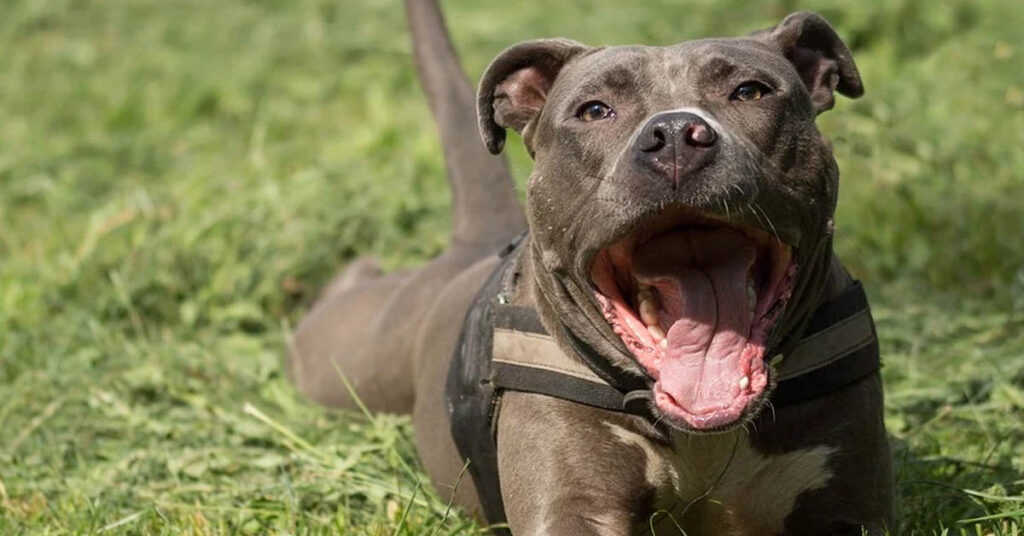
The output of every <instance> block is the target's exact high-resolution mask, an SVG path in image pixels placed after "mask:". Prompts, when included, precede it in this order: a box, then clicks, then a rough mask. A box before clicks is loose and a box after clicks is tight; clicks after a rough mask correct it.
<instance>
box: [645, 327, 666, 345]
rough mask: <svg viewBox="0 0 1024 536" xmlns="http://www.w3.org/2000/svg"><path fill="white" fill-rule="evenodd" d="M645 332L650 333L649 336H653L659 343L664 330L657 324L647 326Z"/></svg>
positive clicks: (663, 338)
mask: <svg viewBox="0 0 1024 536" xmlns="http://www.w3.org/2000/svg"><path fill="white" fill-rule="evenodd" d="M647 332H648V333H650V334H651V337H654V340H655V341H657V342H659V343H660V342H661V341H663V340H665V331H664V330H662V329H661V327H659V326H647Z"/></svg>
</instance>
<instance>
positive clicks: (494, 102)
mask: <svg viewBox="0 0 1024 536" xmlns="http://www.w3.org/2000/svg"><path fill="white" fill-rule="evenodd" d="M584 50H586V47H585V46H583V45H581V44H580V43H577V42H576V41H572V40H569V39H538V40H535V41H526V42H523V43H519V44H518V45H513V46H512V47H510V48H508V49H506V50H505V51H504V52H502V53H501V54H499V55H498V57H497V58H495V59H494V61H492V62H491V65H490V66H489V67H487V70H486V71H485V72H484V75H483V77H482V78H481V80H480V89H479V92H478V93H477V116H478V120H479V123H480V135H481V136H482V137H483V140H484V144H485V145H487V149H488V150H490V151H491V152H492V153H494V154H498V153H500V152H501V149H502V148H503V147H504V145H505V129H506V128H512V129H515V130H516V131H517V132H519V133H520V134H522V136H523V139H524V141H525V142H526V145H527V148H529V147H530V139H531V137H532V132H533V128H534V127H535V126H536V122H537V117H538V116H540V112H541V110H542V109H543V108H544V103H545V102H546V101H547V98H548V92H549V91H550V90H551V86H553V85H554V83H555V78H556V77H558V73H559V72H560V71H561V70H562V67H564V66H565V64H566V63H567V62H568V61H569V60H570V59H571V58H572V57H573V56H575V55H576V54H579V53H580V52H582V51H584ZM530 152H531V153H532V152H533V151H532V150H531V151H530Z"/></svg>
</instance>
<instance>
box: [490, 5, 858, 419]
mask: <svg viewBox="0 0 1024 536" xmlns="http://www.w3.org/2000/svg"><path fill="white" fill-rule="evenodd" d="M480 89H481V91H480V120H481V130H482V133H483V136H484V140H485V142H486V143H487V144H488V146H489V147H490V149H491V150H492V151H493V152H498V151H500V150H501V147H502V143H503V141H504V128H514V129H516V130H518V131H519V132H520V133H522V135H523V140H524V142H525V143H526V146H527V149H528V150H529V152H530V154H531V155H532V156H533V157H534V160H535V167H534V169H533V173H532V174H531V177H530V181H529V186H528V193H527V215H528V218H529V222H530V229H531V235H532V245H533V251H532V254H533V255H532V256H533V259H534V261H535V262H534V269H535V272H536V277H537V279H538V283H539V286H540V287H541V288H542V290H543V293H544V294H545V297H546V299H548V300H549V301H552V302H554V303H551V304H550V305H551V308H552V310H553V311H554V312H555V314H557V316H558V317H559V319H560V321H562V322H563V323H564V325H565V326H566V327H567V328H568V329H570V330H571V331H572V332H573V333H574V334H575V335H576V336H577V337H579V338H580V339H582V340H584V341H586V342H588V343H590V344H591V346H593V347H594V348H596V349H598V351H600V352H601V354H602V355H604V356H605V357H607V358H608V359H609V361H611V362H613V363H617V364H618V365H620V366H621V367H622V368H624V369H626V370H633V369H637V368H640V369H641V370H642V371H643V373H645V374H646V375H648V376H649V377H650V378H651V379H653V380H654V388H653V391H654V403H655V406H656V408H657V410H658V411H659V413H660V414H661V416H662V417H663V418H664V419H665V420H666V421H668V422H670V423H672V424H674V425H676V426H677V427H680V428H684V429H691V430H698V431H712V430H721V429H724V428H729V427H731V426H734V425H736V424H739V423H741V422H743V420H744V419H746V418H751V417H752V416H754V415H756V414H757V412H758V411H759V410H760V408H761V406H762V405H763V404H764V401H765V400H766V399H767V395H768V393H769V391H770V390H771V388H772V378H771V372H772V370H771V367H770V366H769V364H768V363H767V361H768V360H769V359H770V358H771V356H768V355H766V353H767V351H768V349H769V348H771V346H772V345H773V344H774V342H776V341H777V339H778V338H779V337H781V336H783V335H785V334H784V333H780V329H779V326H780V325H782V324H783V322H781V319H782V318H783V317H785V316H786V315H787V314H788V312H789V311H790V310H791V309H793V308H792V307H791V303H790V302H791V301H795V300H798V299H799V296H798V294H799V292H795V290H798V289H802V288H803V287H804V286H806V285H805V284H803V283H804V282H805V281H809V280H811V279H813V277H814V276H815V275H820V274H815V273H814V272H816V271H818V272H820V271H821V270H824V266H823V265H827V262H825V263H822V262H821V257H822V256H823V255H827V254H830V251H825V250H828V249H829V247H830V246H828V244H829V234H830V232H831V221H832V213H833V210H834V207H835V201H836V190H837V182H838V172H837V169H836V166H835V161H834V159H833V158H832V154H831V149H830V146H829V144H828V142H827V140H825V139H824V137H823V136H822V135H821V134H820V133H819V131H818V130H817V128H816V127H815V123H814V121H815V117H816V115H817V114H818V113H820V112H822V111H824V110H827V109H829V108H831V107H832V104H833V102H834V96H833V93H834V92H836V91H838V92H839V93H842V94H845V95H848V96H859V95H860V94H861V93H862V87H861V83H860V79H859V77H858V74H857V70H856V67H855V66H854V64H853V62H852V60H851V59H850V53H849V50H847V48H846V46H845V45H844V44H843V43H842V42H841V41H840V40H839V38H838V37H837V36H836V34H835V32H834V31H833V30H832V29H831V27H829V26H828V24H827V23H826V22H825V21H824V20H823V19H821V18H820V17H818V16H817V15H813V14H808V13H797V14H794V15H791V16H789V17H788V18H786V20H785V21H783V22H782V23H781V24H780V25H779V26H777V27H775V28H773V29H770V30H766V31H762V32H758V33H756V34H754V35H751V36H749V37H744V38H735V39H707V40H700V41H691V42H685V43H682V44H679V45H676V46H671V47H642V46H631V47H611V48H588V47H585V46H583V45H580V44H579V43H576V42H573V41H567V40H541V41H532V42H527V43H523V44H520V45H516V46H514V47H512V48H510V49H508V50H506V51H505V52H504V53H502V55H501V56H499V57H498V58H497V59H496V60H495V61H494V62H493V63H492V65H491V67H490V68H489V69H488V71H487V72H486V73H485V75H484V78H483V81H482V83H481V88H480ZM823 244H824V245H823ZM638 366H639V367H638Z"/></svg>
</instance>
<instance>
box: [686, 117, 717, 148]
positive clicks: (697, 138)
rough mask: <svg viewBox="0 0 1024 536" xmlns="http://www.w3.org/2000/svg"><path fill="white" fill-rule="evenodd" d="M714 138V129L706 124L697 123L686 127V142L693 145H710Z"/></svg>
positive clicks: (712, 143)
mask: <svg viewBox="0 0 1024 536" xmlns="http://www.w3.org/2000/svg"><path fill="white" fill-rule="evenodd" d="M715 138H716V136H715V131H714V130H711V128H710V127H708V126H706V125H702V124H699V123H698V124H694V125H690V127H689V128H687V129H686V143H687V144H688V145H692V146H694V147H711V146H712V145H714V143H715Z"/></svg>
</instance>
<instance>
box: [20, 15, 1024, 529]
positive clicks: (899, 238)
mask: <svg viewBox="0 0 1024 536" xmlns="http://www.w3.org/2000/svg"><path fill="white" fill-rule="evenodd" d="M627 4H628V3H625V2H619V1H611V0H608V1H597V0H589V1H577V2H569V1H568V0H544V1H543V2H540V1H537V2H535V1H533V0H523V1H520V2H504V3H501V4H498V3H495V2H484V1H482V0H452V1H447V2H445V6H446V9H447V12H448V15H449V22H450V24H451V26H452V29H453V31H454V34H455V38H456V41H457V43H458V45H459V48H460V49H461V50H462V51H463V56H464V63H465V65H466V68H467V70H468V71H469V72H470V75H471V77H473V78H474V79H475V78H476V77H477V76H478V75H479V74H480V72H481V71H482V69H483V68H484V66H485V65H486V63H487V62H488V61H489V60H490V58H491V57H493V56H494V55H495V54H496V53H497V52H498V51H499V50H501V49H502V48H503V47H505V46H506V45H508V44H510V43H513V42H515V41H518V40H522V39H526V38H531V37H536V36H543V35H566V36H569V37H573V38H576V39H578V40H581V41H584V42H588V43H592V44H599V43H607V44H615V43H630V42H644V43H651V44H668V43H672V42H675V41H680V40H683V39H687V38H693V37H699V36H706V35H723V34H739V33H744V32H747V31H750V30H753V29H755V28H759V27H763V26H767V25H770V24H772V23H774V22H775V21H777V20H779V19H781V18H782V16H784V15H785V14H786V13H787V12H788V11H791V10H794V9H799V8H804V9H807V8H810V9H815V10H817V11H819V12H821V13H823V14H824V15H826V16H827V17H828V18H830V20H832V21H833V23H834V24H836V26H837V27H838V28H839V30H840V33H841V34H842V35H843V36H844V38H846V39H847V40H848V42H849V43H850V45H851V47H852V48H853V49H854V53H855V56H856V59H857V60H858V63H859V65H860V68H861V71H862V73H863V75H864V79H865V83H866V87H867V95H866V96H865V98H863V99H861V100H859V101H855V102H851V101H843V102H840V103H839V105H838V106H837V109H836V110H835V111H833V112H830V113H828V114H826V115H825V116H823V117H822V118H821V124H822V128H823V130H824V131H825V132H827V133H828V134H829V135H830V136H831V137H832V138H833V140H834V142H835V147H836V153H837V157H838V159H839V161H840V167H841V169H842V170H843V179H842V184H843V186H842V195H841V202H840V208H839V216H838V238H837V248H838V249H839V251H840V253H841V254H842V255H843V257H844V259H845V260H846V262H847V263H848V264H849V265H850V266H851V268H852V269H853V270H854V271H855V273H856V275H858V276H859V277H861V278H862V279H863V280H864V281H865V282H866V284H867V286H868V289H869V293H870V295H871V298H872V300H873V301H874V303H875V315H876V319H877V321H878V325H879V329H880V333H881V336H882V348H883V352H884V357H885V362H886V367H885V369H884V378H885V383H886V386H887V389H888V391H887V393H888V399H887V402H888V413H887V421H888V425H889V429H890V431H891V433H892V435H893V442H894V445H895V450H896V456H897V462H898V471H899V493H900V508H901V509H900V521H901V524H902V526H901V528H900V530H899V533H900V534H919V535H931V534H971V535H978V536H981V535H989V534H991V535H1020V534H1024V240H1022V234H1024V200H1022V197H1021V196H1022V195H1024V151H1022V147H1024V32H1022V31H1021V28H1024V10H1022V9H1021V8H1020V6H1019V3H1018V2H1016V1H1015V0H952V1H948V2H929V1H926V0H892V1H886V0H873V1H865V2H851V1H848V0H821V1H816V2H808V3H806V4H799V5H798V4H797V3H796V2H793V1H790V0H771V1H765V2H756V3H753V2H750V3H746V2H739V1H737V0H727V1H716V2H711V1H709V0H671V1H669V0H657V1H651V2H643V3H642V6H641V7H625V6H627ZM403 24H404V23H403V18H402V13H401V9H400V4H399V2H398V1H397V0H364V1H355V0H248V1H244V0H218V1H216V2H207V1H202V0H164V1H158V0H116V1H115V0H8V1H5V2H3V3H2V5H0V534H3V535H8V534H267V533H274V534H336V533H345V534H399V533H405V534H438V535H446V534H470V533H478V532H479V531H480V529H479V528H477V527H475V526H474V525H472V524H471V523H468V522H467V521H466V520H465V519H464V518H463V517H460V516H459V515H457V514H454V513H452V514H449V513H448V512H447V508H446V501H445V499H446V498H447V497H446V494H444V493H440V494H439V493H436V492H434V491H431V490H430V489H429V487H424V484H425V483H423V482H422V479H423V475H422V473H421V471H420V469H419V467H418V463H417V461H416V458H415V454H414V452H413V449H412V447H411V445H410V437H411V429H410V425H409V422H408V420H407V419H406V418H402V417H393V416H380V417H376V418H374V419H367V418H364V417H361V416H358V415H338V414H332V413H329V412H326V411H324V410H322V409H319V408H317V407H314V406H312V405H310V404H307V403H305V402H303V401H302V400H300V399H299V398H298V397H297V395H296V393H295V391H294V390H293V389H292V387H291V386H290V385H289V383H288V382H287V380H286V379H285V378H284V377H283V374H282V368H281V359H282V355H283V354H284V348H285V346H286V344H287V340H288V337H289V333H290V330H291V327H292V326H293V325H294V324H295V322H296V320H297V319H298V318H299V317H300V316H301V315H302V313H303V311H304V310H305V309H306V308H307V307H308V305H309V303H310V302H311V300H312V299H313V298H314V297H315V294H316V291H317V289H318V288H319V287H320V286H321V285H322V284H323V283H324V282H325V281H327V280H328V278H330V277H331V275H332V273H333V272H335V271H336V270H337V269H338V268H339V267H340V266H342V265H343V264H344V263H345V262H346V261H347V260H349V259H351V258H353V257H354V256H355V255H358V254H362V253H372V254H374V255H376V256H378V257H380V258H382V259H383V260H384V262H385V263H386V265H387V266H388V267H389V268H397V267H402V266H409V265H415V264H416V263H418V262H421V261H422V260H423V259H426V258H429V257H430V256H432V255H434V254H436V253H438V252H439V251H440V250H441V249H442V248H443V247H444V245H445V243H446V240H447V236H448V214H447V206H448V197H447V190H446V186H445V181H444V178H443V164H442V162H441V160H440V158H439V150H438V142H437V139H436V135H435V132H434V129H433V128H434V127H433V124H432V123H431V120H430V117H429V113H428V111H427V109H426V105H425V102H424V100H423V98H422V97H421V95H420V93H419V89H418V87H417V85H416V80H415V78H414V74H413V72H412V68H411V59H410V54H409V43H408V39H407V36H406V34H405V32H404V26H403ZM509 145H510V146H516V145H517V144H516V143H510V144H509ZM511 154H512V163H513V166H514V170H515V173H516V176H517V177H519V178H520V180H522V179H523V178H524V177H525V176H526V175H527V173H528V170H529V161H528V159H527V158H526V156H525V154H524V152H523V151H522V150H521V149H519V147H518V146H516V147H514V148H513V150H512V151H511Z"/></svg>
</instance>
